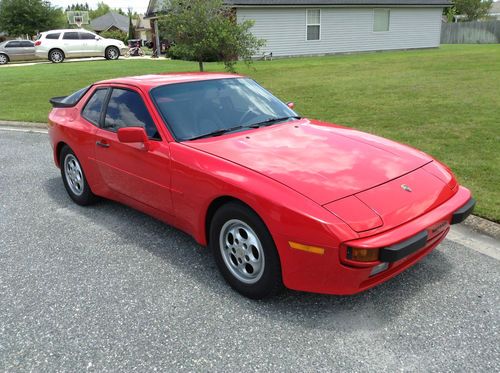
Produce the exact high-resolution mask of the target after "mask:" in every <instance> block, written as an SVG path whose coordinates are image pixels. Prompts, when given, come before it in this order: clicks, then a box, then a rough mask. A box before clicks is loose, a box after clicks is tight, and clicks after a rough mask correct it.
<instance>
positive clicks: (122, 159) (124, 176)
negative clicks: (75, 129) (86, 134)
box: [95, 129, 173, 214]
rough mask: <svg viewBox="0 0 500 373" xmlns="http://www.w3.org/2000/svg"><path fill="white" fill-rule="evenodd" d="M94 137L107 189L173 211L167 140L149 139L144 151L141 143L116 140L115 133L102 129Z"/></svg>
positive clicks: (157, 207)
mask: <svg viewBox="0 0 500 373" xmlns="http://www.w3.org/2000/svg"><path fill="white" fill-rule="evenodd" d="M96 138H97V143H96V151H95V155H96V160H97V164H98V167H99V172H100V174H101V177H102V179H103V181H104V183H106V185H107V186H108V187H109V188H110V189H111V190H113V191H115V192H118V193H121V194H123V195H125V196H128V197H130V198H132V199H135V200H137V201H139V202H142V203H144V204H146V205H148V206H151V207H154V208H156V209H158V210H161V211H164V212H166V213H169V214H173V211H172V197H171V193H170V157H169V148H168V144H166V143H162V142H158V141H150V149H149V150H148V151H146V150H144V149H143V147H142V145H141V144H123V143H121V142H119V141H118V136H117V135H116V133H114V132H110V131H106V130H103V129H99V130H98V131H97V136H96ZM97 144H100V145H97Z"/></svg>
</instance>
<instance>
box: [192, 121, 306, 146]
mask: <svg viewBox="0 0 500 373" xmlns="http://www.w3.org/2000/svg"><path fill="white" fill-rule="evenodd" d="M287 119H301V117H299V116H290V117H281V118H269V119H266V120H264V121H262V122H258V123H253V124H250V125H239V126H235V127H231V128H226V129H220V130H216V131H213V132H209V133H205V134H204V135H200V136H196V137H192V138H190V139H188V140H187V141H192V140H199V139H205V138H207V137H216V136H221V135H224V134H226V133H229V132H233V131H237V130H240V129H244V128H260V127H264V126H270V125H271V124H274V123H277V122H282V121H284V120H287Z"/></svg>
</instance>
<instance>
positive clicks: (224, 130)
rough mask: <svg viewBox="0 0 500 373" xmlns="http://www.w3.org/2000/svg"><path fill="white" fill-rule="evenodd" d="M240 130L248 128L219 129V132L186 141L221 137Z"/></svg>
mask: <svg viewBox="0 0 500 373" xmlns="http://www.w3.org/2000/svg"><path fill="white" fill-rule="evenodd" d="M242 128H248V126H235V127H231V128H226V129H220V130H217V131H213V132H209V133H206V134H204V135H200V136H196V137H192V138H190V139H189V140H188V141H191V140H199V139H204V138H207V137H216V136H221V135H224V134H226V133H228V132H233V131H237V130H239V129H242Z"/></svg>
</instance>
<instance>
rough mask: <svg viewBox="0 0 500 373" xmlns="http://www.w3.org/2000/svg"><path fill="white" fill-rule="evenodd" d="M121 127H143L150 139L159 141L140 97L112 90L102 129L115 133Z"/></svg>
mask: <svg viewBox="0 0 500 373" xmlns="http://www.w3.org/2000/svg"><path fill="white" fill-rule="evenodd" d="M122 127H143V128H144V129H145V130H146V133H147V134H148V137H149V138H150V139H153V140H161V137H160V134H159V133H158V129H157V128H156V125H155V123H154V122H153V119H152V118H151V115H150V114H149V112H148V109H147V107H146V105H145V104H144V101H143V100H142V98H141V96H140V95H139V94H138V93H137V92H133V91H129V90H126V89H118V88H114V89H113V93H112V94H111V97H110V99H109V103H108V107H107V110H106V117H105V119H104V127H103V129H105V130H107V131H112V132H116V131H118V129H119V128H122Z"/></svg>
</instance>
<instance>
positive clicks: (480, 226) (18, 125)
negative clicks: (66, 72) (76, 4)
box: [0, 120, 500, 241]
mask: <svg viewBox="0 0 500 373" xmlns="http://www.w3.org/2000/svg"><path fill="white" fill-rule="evenodd" d="M0 126H4V127H9V128H12V129H13V130H14V129H15V130H17V131H25V132H40V133H45V131H37V130H40V129H43V130H46V129H47V124H45V123H35V122H13V121H5V120H0ZM0 129H1V128H0ZM464 224H465V225H466V226H467V227H469V228H470V229H471V230H473V231H474V232H477V233H481V234H483V235H486V236H488V237H491V238H494V239H495V240H498V241H500V224H498V223H495V222H492V221H490V220H487V219H484V218H480V217H479V216H475V215H471V216H469V217H468V218H467V219H466V220H465V221H464Z"/></svg>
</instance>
